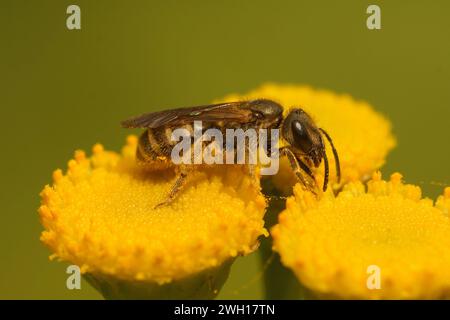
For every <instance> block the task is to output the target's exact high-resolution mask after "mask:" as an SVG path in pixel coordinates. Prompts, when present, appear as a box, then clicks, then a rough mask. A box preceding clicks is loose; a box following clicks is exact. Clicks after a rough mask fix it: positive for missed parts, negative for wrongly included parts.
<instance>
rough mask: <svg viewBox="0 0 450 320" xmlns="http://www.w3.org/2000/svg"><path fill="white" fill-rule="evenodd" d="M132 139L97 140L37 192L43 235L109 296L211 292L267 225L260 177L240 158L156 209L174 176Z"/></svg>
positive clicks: (199, 175) (197, 176) (207, 171)
mask: <svg viewBox="0 0 450 320" xmlns="http://www.w3.org/2000/svg"><path fill="white" fill-rule="evenodd" d="M136 146H137V138H136V137H135V136H130V137H129V138H128V141H127V145H126V146H125V147H124V148H123V151H122V154H118V153H115V152H111V151H105V150H104V149H103V147H102V146H101V145H96V146H94V148H93V155H92V157H90V158H88V157H86V156H85V154H84V152H82V151H77V152H76V153H75V159H73V160H70V161H69V163H68V167H69V168H68V171H67V173H66V174H65V175H64V174H63V173H62V171H61V170H57V171H55V172H54V174H53V185H52V186H46V187H45V188H44V190H43V191H42V193H41V197H42V205H41V207H40V209H39V213H40V218H41V222H42V224H43V226H44V227H45V231H43V232H42V235H41V240H42V241H43V242H44V243H45V244H46V245H47V246H48V247H49V248H50V249H51V250H52V251H53V252H54V254H53V255H52V257H53V258H58V259H60V260H64V261H68V262H70V263H74V264H76V265H78V266H80V268H81V271H82V272H83V273H84V274H86V275H87V279H88V280H89V281H90V282H91V283H93V285H94V286H95V287H97V288H98V289H99V290H100V291H101V292H102V293H103V294H104V295H105V297H108V298H211V297H214V296H215V295H216V294H217V291H218V289H219V288H220V286H221V284H223V282H224V281H225V279H226V276H227V272H228V270H229V267H230V264H231V261H232V260H233V259H234V257H236V256H237V255H240V254H248V253H250V252H252V251H253V250H254V249H255V248H256V247H257V245H258V240H257V239H258V237H259V236H260V235H267V231H266V230H265V229H264V221H263V216H264V210H265V206H266V201H265V198H264V197H263V196H262V194H261V193H260V188H259V182H258V181H257V180H256V181H255V180H254V179H253V180H252V179H251V178H250V176H249V175H247V174H245V172H244V170H246V169H245V167H244V166H231V165H230V166H216V167H209V168H204V169H202V170H198V171H196V172H194V173H193V176H192V179H191V180H190V181H191V182H190V183H189V184H188V185H187V187H186V188H185V189H183V191H182V192H181V193H180V194H179V195H178V196H177V199H176V200H175V201H174V202H173V203H172V204H171V205H168V206H163V207H159V208H158V209H154V207H155V205H156V204H158V203H161V202H162V201H163V200H165V199H166V196H167V194H168V192H169V190H170V188H171V186H172V184H173V183H174V180H175V179H176V177H175V176H174V173H173V171H172V170H166V171H158V172H149V171H148V170H147V171H146V170H145V169H143V168H142V167H140V166H138V165H137V164H136V161H135V150H136Z"/></svg>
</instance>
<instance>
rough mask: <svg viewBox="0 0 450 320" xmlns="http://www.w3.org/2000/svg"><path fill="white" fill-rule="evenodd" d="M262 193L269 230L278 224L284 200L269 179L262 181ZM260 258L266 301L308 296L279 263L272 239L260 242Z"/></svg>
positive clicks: (291, 274) (284, 204)
mask: <svg viewBox="0 0 450 320" xmlns="http://www.w3.org/2000/svg"><path fill="white" fill-rule="evenodd" d="M263 192H264V194H266V195H268V196H269V197H270V199H269V207H268V209H267V212H266V215H265V218H264V220H265V226H266V228H271V227H272V226H274V225H275V224H276V223H277V222H278V215H279V214H280V212H281V211H283V210H284V209H285V206H286V200H285V199H284V198H282V197H281V196H280V194H279V192H278V191H277V190H276V189H275V187H274V186H273V185H272V183H271V182H270V179H265V180H263ZM259 252H260V256H261V262H262V265H263V266H266V264H267V263H268V261H269V260H270V263H269V265H268V266H266V267H265V272H264V287H265V298H266V299H275V300H280V299H287V300H294V299H306V298H307V297H308V296H309V294H308V292H307V290H306V289H305V288H304V287H303V286H302V285H301V284H300V283H299V281H298V280H297V278H296V277H295V275H294V274H293V273H292V271H291V270H289V269H287V268H285V267H284V266H283V265H282V264H281V261H280V256H279V255H278V253H276V252H274V251H272V237H268V238H265V239H263V240H262V241H261V245H260V249H259Z"/></svg>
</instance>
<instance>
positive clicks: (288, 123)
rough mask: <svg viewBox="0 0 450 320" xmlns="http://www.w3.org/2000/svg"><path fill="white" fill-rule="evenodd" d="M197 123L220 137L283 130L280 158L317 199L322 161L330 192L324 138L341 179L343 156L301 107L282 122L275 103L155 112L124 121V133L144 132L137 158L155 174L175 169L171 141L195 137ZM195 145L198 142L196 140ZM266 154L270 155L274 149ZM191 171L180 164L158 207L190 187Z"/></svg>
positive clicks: (325, 181)
mask: <svg viewBox="0 0 450 320" xmlns="http://www.w3.org/2000/svg"><path fill="white" fill-rule="evenodd" d="M194 121H202V123H203V124H206V126H204V127H203V128H202V130H203V131H205V130H207V129H209V128H215V129H218V130H220V131H221V132H222V133H224V132H225V130H226V129H243V130H246V129H250V128H251V129H255V130H258V129H279V130H280V136H281V139H283V140H284V141H285V142H286V145H285V146H283V147H282V148H280V150H279V154H280V155H282V156H286V157H287V159H288V160H289V163H290V165H291V167H292V169H293V172H294V173H295V175H296V177H297V179H298V180H299V181H300V182H301V184H302V185H303V186H304V187H305V188H306V189H307V190H309V191H311V192H313V193H314V194H316V188H317V186H316V182H315V181H316V180H315V178H314V174H313V172H312V169H311V168H313V167H314V168H317V167H319V165H320V164H321V162H322V160H323V161H324V170H325V174H324V181H323V186H322V190H323V191H326V189H327V186H328V175H329V164H328V157H327V154H326V152H325V143H324V139H323V137H325V138H326V139H327V140H328V142H329V143H330V146H331V149H332V152H333V155H334V160H335V165H336V174H337V181H338V182H339V180H340V164H339V156H338V153H337V150H336V148H335V147H334V145H333V141H332V139H331V137H330V136H329V135H328V133H327V132H326V131H325V130H324V129H322V128H319V127H317V126H316V124H315V123H314V121H313V120H312V118H311V117H310V116H309V115H308V114H307V113H306V112H305V111H304V110H303V109H301V108H293V109H291V110H290V112H289V113H288V115H287V116H286V117H283V107H282V106H281V105H280V104H278V103H277V102H274V101H272V100H268V99H257V100H250V101H237V102H225V103H218V104H211V105H204V106H196V107H188V108H178V109H171V110H165V111H159V112H152V113H146V114H143V115H140V116H137V117H134V118H131V119H128V120H125V121H122V123H121V124H122V127H124V128H145V129H146V130H145V131H144V132H143V133H142V135H141V136H140V138H139V143H138V147H137V150H136V159H137V161H138V162H139V163H142V164H144V165H146V166H147V167H149V168H151V169H152V170H161V169H165V168H169V167H172V166H174V163H173V162H171V161H170V156H171V152H172V148H173V147H174V146H175V145H176V144H177V143H178V142H177V141H173V140H172V139H171V137H172V132H173V131H174V130H175V129H177V128H184V129H187V130H188V131H189V132H193V123H194ZM191 142H192V144H193V143H194V141H193V140H191ZM192 144H191V146H192ZM203 147H205V146H203ZM266 152H268V153H269V152H270V150H266ZM190 170H192V168H190V165H186V164H180V165H176V172H177V179H176V181H175V183H174V184H173V186H172V188H171V190H170V192H169V194H168V197H167V200H166V201H164V202H163V203H161V204H159V205H157V207H158V206H161V205H166V204H169V203H170V202H171V201H172V200H173V199H174V198H175V197H176V195H177V194H178V192H179V191H180V190H181V189H182V187H183V186H184V185H185V184H186V180H187V177H188V175H189V171H190Z"/></svg>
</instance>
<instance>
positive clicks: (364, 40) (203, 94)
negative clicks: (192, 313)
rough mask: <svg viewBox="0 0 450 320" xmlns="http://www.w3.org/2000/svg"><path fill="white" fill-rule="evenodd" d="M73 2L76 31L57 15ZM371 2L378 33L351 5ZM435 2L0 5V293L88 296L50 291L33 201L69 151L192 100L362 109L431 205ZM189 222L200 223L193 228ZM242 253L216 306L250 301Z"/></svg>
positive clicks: (442, 57) (435, 134) (438, 100)
mask: <svg viewBox="0 0 450 320" xmlns="http://www.w3.org/2000/svg"><path fill="white" fill-rule="evenodd" d="M70 4H77V5H79V6H80V7H81V26H82V29H81V30H73V31H70V30H68V29H67V28H66V18H67V16H68V15H67V14H66V8H67V6H68V5H70ZM369 4H378V5H379V6H380V7H381V19H382V29H381V30H373V31H371V30H368V29H367V28H366V18H367V16H368V15H367V14H366V8H367V6H368V5H369ZM449 12H450V2H448V1H443V0H442V1H425V0H421V1H411V0H409V1H356V0H355V1H317V0H316V1H299V0H297V1H261V0H259V1H248V0H247V1H242V0H227V1H206V0H204V1H198V0H190V1H173V0H171V1H167V0H166V1H112V0H96V1H81V0H72V1H65V0H54V1H48V0H45V1H42V0H41V1H23V0H20V1H19V0H14V1H13V0H1V1H0V35H1V37H0V41H1V46H0V61H1V62H0V63H1V64H0V66H1V67H0V75H1V76H0V90H1V91H0V106H1V110H2V112H1V114H2V125H1V129H0V130H1V136H2V138H3V139H2V140H3V143H2V147H3V151H2V157H1V160H0V161H1V166H0V167H1V170H2V172H1V177H2V190H1V192H0V195H1V205H2V209H1V210H2V212H1V214H0V217H1V218H0V223H1V233H0V298H8V299H9V298H31V299H36V298H37V299H42V298H56V299H58V298H64V299H71V298H100V295H99V294H98V293H96V292H95V291H94V290H93V289H92V288H91V287H90V286H89V285H88V284H87V283H85V282H83V283H82V289H81V290H73V291H69V290H67V289H66V287H65V281H66V276H67V275H66V274H65V268H66V265H65V264H63V263H57V262H49V261H48V255H49V251H48V250H47V249H46V248H45V247H44V246H43V245H41V243H40V242H39V234H40V232H41V229H42V228H41V226H40V225H39V221H38V215H37V212H36V210H37V208H38V206H39V196H38V194H39V192H40V190H41V189H42V187H43V186H44V185H45V184H47V183H49V182H50V181H51V173H52V171H53V170H54V169H55V168H65V167H66V163H67V160H68V159H69V158H70V157H71V156H72V154H73V151H74V149H77V148H83V149H86V150H90V148H91V146H92V145H93V144H94V143H95V142H102V143H104V144H105V146H106V147H107V148H112V149H118V148H120V146H121V145H122V143H123V142H124V138H125V136H126V135H127V134H129V133H130V132H128V131H124V130H122V129H121V128H120V127H119V121H120V120H122V119H124V118H127V117H128V116H130V115H134V114H139V113H142V112H145V111H151V110H156V109H161V108H169V107H174V106H188V105H195V104H204V103H208V102H210V101H211V100H213V99H216V98H219V97H221V96H223V95H225V94H228V93H232V92H239V93H244V92H245V91H247V90H249V89H252V88H254V87H256V86H258V85H260V84H262V83H264V82H267V81H274V82H279V83H306V84H310V85H313V86H316V87H321V88H328V89H332V90H335V91H337V92H347V93H349V94H351V95H353V96H355V97H357V98H361V99H365V100H367V101H369V102H370V103H372V104H373V105H374V106H375V107H376V108H377V109H378V110H380V111H381V112H383V113H384V114H386V115H387V116H388V117H389V118H390V119H391V120H392V122H393V124H394V132H395V135H396V136H397V138H398V141H399V143H398V146H397V148H396V149H395V150H394V151H393V152H392V153H391V154H390V156H389V158H388V162H387V165H386V166H385V167H384V168H383V172H384V173H385V174H389V173H392V171H394V170H400V171H401V172H402V173H403V174H404V175H405V178H406V181H408V182H413V183H418V184H420V185H421V186H422V187H423V189H424V191H425V194H426V195H428V196H432V197H435V196H436V195H437V194H438V193H440V192H441V191H442V187H440V186H436V185H433V184H432V182H433V181H437V182H440V183H447V184H448V183H450V170H449V167H447V165H448V164H449V160H450V148H449V146H448V141H449V138H450V133H449V128H448V124H449V117H450V90H449V89H450V88H449V84H450V41H449V39H450V19H449V18H448V15H449ZM200 218H201V217H200ZM258 263H259V261H258V257H257V256H256V255H251V256H249V257H246V258H241V259H239V261H238V262H236V263H235V265H234V266H233V269H232V274H231V277H230V280H229V281H228V283H227V284H226V285H225V287H224V288H223V290H222V293H221V295H220V297H221V298H260V297H262V291H261V289H262V286H261V276H262V274H261V271H259V270H260V267H259V264H258Z"/></svg>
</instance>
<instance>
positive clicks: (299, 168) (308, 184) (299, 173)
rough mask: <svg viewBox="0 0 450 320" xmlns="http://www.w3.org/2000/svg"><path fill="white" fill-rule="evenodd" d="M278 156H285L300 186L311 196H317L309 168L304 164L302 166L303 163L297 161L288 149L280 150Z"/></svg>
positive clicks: (314, 182)
mask: <svg viewBox="0 0 450 320" xmlns="http://www.w3.org/2000/svg"><path fill="white" fill-rule="evenodd" d="M280 154H281V155H285V156H286V157H287V158H288V160H289V163H290V165H291V168H292V170H293V171H294V173H295V176H296V177H297V179H298V180H300V182H301V183H302V185H303V186H304V187H305V188H306V189H307V190H309V191H311V192H312V193H313V194H315V195H316V194H317V192H316V189H317V186H316V180H315V178H314V175H313V173H312V171H311V170H310V169H309V167H308V166H307V165H306V164H304V163H303V161H301V160H300V159H297V157H296V156H295V155H294V153H293V152H292V151H291V149H289V148H288V147H283V148H281V149H280ZM304 173H306V175H307V177H308V178H309V179H308V180H307V179H306V178H305V175H304Z"/></svg>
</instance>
